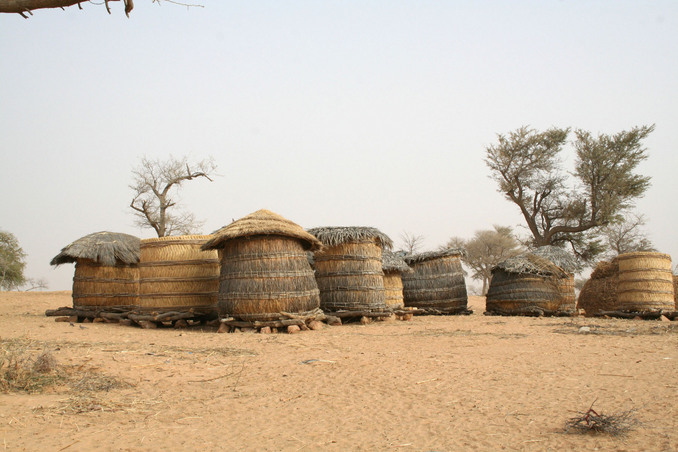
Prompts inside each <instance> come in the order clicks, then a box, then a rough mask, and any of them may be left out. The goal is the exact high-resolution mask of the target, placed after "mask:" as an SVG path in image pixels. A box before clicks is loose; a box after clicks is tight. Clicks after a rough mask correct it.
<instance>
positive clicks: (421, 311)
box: [414, 307, 473, 315]
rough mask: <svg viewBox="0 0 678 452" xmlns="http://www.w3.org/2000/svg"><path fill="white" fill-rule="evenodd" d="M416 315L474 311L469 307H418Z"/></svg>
mask: <svg viewBox="0 0 678 452" xmlns="http://www.w3.org/2000/svg"><path fill="white" fill-rule="evenodd" d="M414 314H415V315H471V314H473V311H472V310H471V309H467V308H452V309H437V308H421V307H420V308H417V309H416V311H414Z"/></svg>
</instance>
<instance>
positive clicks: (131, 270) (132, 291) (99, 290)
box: [50, 232, 140, 310]
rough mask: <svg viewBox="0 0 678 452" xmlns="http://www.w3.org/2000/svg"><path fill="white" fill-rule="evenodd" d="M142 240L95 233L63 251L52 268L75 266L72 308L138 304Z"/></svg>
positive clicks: (102, 308)
mask: <svg viewBox="0 0 678 452" xmlns="http://www.w3.org/2000/svg"><path fill="white" fill-rule="evenodd" d="M139 242H140V241H139V238H137V237H134V236H132V235H129V234H122V233H117V232H95V233H94V234H89V235H86V236H84V237H82V238H80V239H78V240H76V241H75V242H73V243H71V244H70V245H68V246H66V247H64V248H63V249H62V250H61V252H60V253H59V254H57V255H56V256H55V257H54V258H53V259H52V261H51V262H50V263H51V265H54V266H59V265H61V264H66V263H73V262H75V275H74V277H73V307H74V308H83V309H88V308H89V309H91V308H94V309H100V310H105V308H106V307H108V308H115V307H129V306H134V305H135V304H136V303H137V297H138V293H139V268H138V267H137V264H138V262H139V253H140V249H139Z"/></svg>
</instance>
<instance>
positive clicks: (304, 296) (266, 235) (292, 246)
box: [203, 210, 322, 326]
mask: <svg viewBox="0 0 678 452" xmlns="http://www.w3.org/2000/svg"><path fill="white" fill-rule="evenodd" d="M321 246H322V245H321V243H320V242H319V241H318V239H316V238H315V237H314V236H312V235H311V234H309V233H308V232H306V231H305V230H304V229H303V228H302V227H301V226H299V225H298V224H296V223H294V222H292V221H290V220H288V219H286V218H283V217H282V216H280V215H278V214H276V213H274V212H271V211H269V210H258V211H256V212H254V213H251V214H249V215H247V216H245V217H243V218H241V219H239V220H236V221H234V222H233V223H231V224H229V225H227V226H224V227H223V228H221V229H219V230H218V231H216V232H215V233H214V237H213V238H212V239H211V240H209V241H208V242H207V243H205V245H204V246H203V249H204V250H220V252H221V256H222V257H221V262H222V265H221V274H220V285H219V302H218V308H219V316H220V317H221V318H222V321H224V320H225V319H227V318H233V319H235V320H240V321H245V322H252V326H257V325H263V324H261V323H260V322H272V323H271V325H277V323H276V322H283V323H285V321H284V319H288V320H293V319H297V320H298V319H310V318H315V317H317V316H318V313H320V314H322V313H321V312H320V310H319V305H320V298H319V290H318V286H317V284H316V281H315V278H314V276H313V270H312V269H311V265H310V264H309V260H308V256H307V251H315V250H318V249H320V248H321ZM233 324H234V325H239V324H238V323H237V322H236V323H233Z"/></svg>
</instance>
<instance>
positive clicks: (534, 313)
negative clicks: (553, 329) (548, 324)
mask: <svg viewBox="0 0 678 452" xmlns="http://www.w3.org/2000/svg"><path fill="white" fill-rule="evenodd" d="M483 314H484V315H500V316H508V317H511V316H523V317H577V316H578V315H579V314H578V313H577V312H576V311H551V310H548V309H541V308H537V307H533V306H531V307H528V308H523V309H512V310H510V311H502V310H500V309H494V310H492V311H485V312H484V313H483Z"/></svg>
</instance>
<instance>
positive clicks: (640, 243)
mask: <svg viewBox="0 0 678 452" xmlns="http://www.w3.org/2000/svg"><path fill="white" fill-rule="evenodd" d="M644 225H645V218H644V217H643V216H642V215H638V214H635V213H627V214H626V215H624V216H623V218H622V219H620V220H618V221H615V222H613V223H610V224H608V225H607V226H606V227H605V228H604V229H603V230H602V235H603V236H604V237H605V239H606V241H607V245H608V246H609V247H610V253H611V254H610V257H615V256H617V255H619V254H623V253H633V252H635V251H656V249H655V248H654V245H652V241H650V239H649V238H647V236H646V235H645V232H644V231H643V229H642V227H643V226H644Z"/></svg>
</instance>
